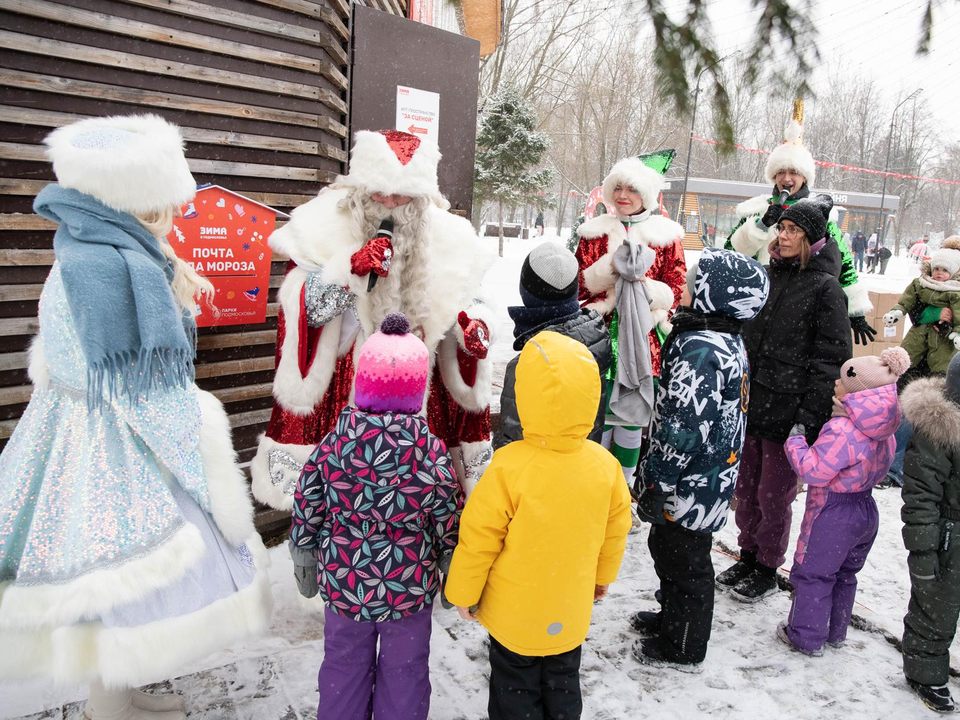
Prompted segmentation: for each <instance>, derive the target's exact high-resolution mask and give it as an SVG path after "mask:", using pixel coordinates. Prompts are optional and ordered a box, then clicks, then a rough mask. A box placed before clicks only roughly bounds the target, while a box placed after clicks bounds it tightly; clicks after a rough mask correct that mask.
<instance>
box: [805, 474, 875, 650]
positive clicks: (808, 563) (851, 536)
mask: <svg viewBox="0 0 960 720" xmlns="http://www.w3.org/2000/svg"><path fill="white" fill-rule="evenodd" d="M879 527H880V514H879V513H878V512H877V503H876V501H875V500H874V499H873V496H872V495H871V494H870V491H867V492H861V493H833V492H832V493H830V495H829V496H828V497H827V501H826V503H825V504H824V506H823V509H822V510H821V511H820V513H819V514H818V515H817V517H816V519H815V520H814V521H813V525H812V526H811V528H810V536H809V539H808V540H807V545H806V551H805V552H804V554H803V558H802V562H795V563H794V565H793V569H792V570H791V571H790V582H791V583H793V587H794V589H795V594H794V596H793V607H791V608H790V615H789V617H788V618H787V636H788V637H789V638H790V642H792V643H793V644H794V646H796V647H798V648H800V649H801V650H805V651H807V652H815V651H817V650H820V649H821V648H822V647H823V644H824V643H825V642H829V643H832V644H839V643H842V642H843V641H844V640H845V639H846V637H847V626H848V625H849V624H850V616H851V615H852V614H853V601H854V598H855V596H856V594H857V573H858V572H860V568H862V567H863V563H864V562H866V559H867V553H869V552H870V548H871V547H873V541H874V540H876V538H877V529H878V528H879Z"/></svg>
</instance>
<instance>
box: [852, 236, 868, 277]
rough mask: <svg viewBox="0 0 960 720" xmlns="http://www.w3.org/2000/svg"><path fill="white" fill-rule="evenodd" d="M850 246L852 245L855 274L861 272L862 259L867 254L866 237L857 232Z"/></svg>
mask: <svg viewBox="0 0 960 720" xmlns="http://www.w3.org/2000/svg"><path fill="white" fill-rule="evenodd" d="M851 244H852V245H853V248H852V249H853V260H854V264H855V265H856V268H857V272H863V258H864V255H865V254H866V252H867V236H866V235H864V234H863V230H857V234H856V235H854V236H853V241H852V243H851Z"/></svg>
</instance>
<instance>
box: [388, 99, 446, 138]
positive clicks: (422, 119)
mask: <svg viewBox="0 0 960 720" xmlns="http://www.w3.org/2000/svg"><path fill="white" fill-rule="evenodd" d="M439 126H440V93H435V92H428V91H427V90H417V89H416V88H412V87H406V86H404V85H397V125H396V129H397V130H402V131H403V132H406V133H410V134H411V135H416V136H417V137H419V138H420V139H422V140H423V139H427V138H429V139H430V140H432V141H433V142H434V143H436V144H439V143H440V138H439V130H440V127H439Z"/></svg>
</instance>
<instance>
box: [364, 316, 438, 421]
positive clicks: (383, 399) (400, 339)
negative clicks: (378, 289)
mask: <svg viewBox="0 0 960 720" xmlns="http://www.w3.org/2000/svg"><path fill="white" fill-rule="evenodd" d="M429 368H430V356H429V354H428V353H427V348H426V346H425V345H424V344H423V343H422V342H421V341H420V339H419V338H417V337H416V336H415V335H411V334H410V323H409V322H407V318H406V317H404V316H403V314H402V313H390V314H389V315H387V316H386V317H385V318H384V319H383V322H382V323H380V332H378V333H374V334H373V335H371V336H370V337H369V338H367V341H366V342H365V343H364V344H363V347H362V348H360V355H359V357H358V358H357V377H356V380H355V381H354V402H355V403H356V406H357V407H358V408H360V409H361V410H367V411H369V412H374V413H384V412H397V413H407V414H410V415H413V414H415V413H418V412H420V410H421V408H422V407H423V394H424V392H426V389H427V372H428V370H429Z"/></svg>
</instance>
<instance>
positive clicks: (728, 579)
mask: <svg viewBox="0 0 960 720" xmlns="http://www.w3.org/2000/svg"><path fill="white" fill-rule="evenodd" d="M756 566H757V554H756V553H753V552H746V551H741V552H740V559H739V560H737V561H736V562H735V563H734V564H733V565H731V566H730V567H728V568H727V569H726V570H724V571H723V572H722V573H720V574H719V575H717V579H716V583H717V587H718V588H720V589H721V590H730V589H731V588H732V587H733V586H734V585H736V584H737V583H738V582H740V581H741V580H743V579H744V578H745V577H747V576H748V575H749V574H750V573H751V572H753V569H754V568H755V567H756Z"/></svg>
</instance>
